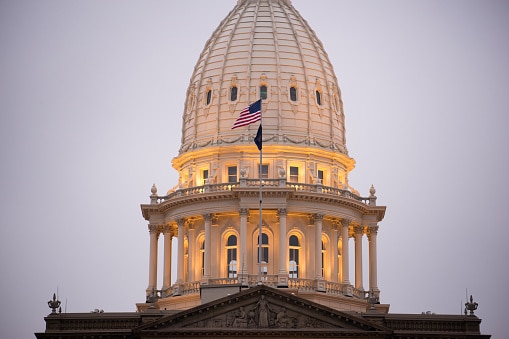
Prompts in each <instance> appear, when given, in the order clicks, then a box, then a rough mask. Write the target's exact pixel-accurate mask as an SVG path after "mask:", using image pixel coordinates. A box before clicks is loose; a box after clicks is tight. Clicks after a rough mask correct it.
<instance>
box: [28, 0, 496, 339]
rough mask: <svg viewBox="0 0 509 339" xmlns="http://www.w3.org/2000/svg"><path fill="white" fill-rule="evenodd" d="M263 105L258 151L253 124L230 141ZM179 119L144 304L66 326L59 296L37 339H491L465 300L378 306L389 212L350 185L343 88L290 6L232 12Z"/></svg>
mask: <svg viewBox="0 0 509 339" xmlns="http://www.w3.org/2000/svg"><path fill="white" fill-rule="evenodd" d="M258 99H262V122H261V124H262V125H263V136H262V144H263V147H262V149H261V151H259V150H258V147H256V146H255V144H254V143H253V139H254V137H255V134H256V131H257V130H258V124H254V125H249V126H246V127H242V128H237V129H232V125H233V124H234V122H235V120H236V118H237V117H238V114H239V112H240V111H241V110H242V109H243V108H245V107H246V106H248V105H249V104H250V103H252V102H254V101H256V100H258ZM182 119H183V120H182V145H181V147H180V150H179V154H178V156H176V157H175V158H174V159H173V162H172V164H173V167H174V168H175V170H176V171H177V172H178V173H179V181H178V183H177V184H176V185H175V186H174V187H173V188H171V189H170V190H168V191H167V192H165V193H163V194H159V193H158V189H157V187H156V186H155V185H154V186H153V187H152V189H151V195H150V202H149V203H147V204H143V205H141V211H142V215H143V217H144V218H145V219H146V220H147V222H148V239H149V242H150V253H149V275H148V287H147V289H146V300H145V302H141V303H139V304H137V310H138V312H135V313H101V312H97V313H73V314H62V313H60V312H57V309H58V308H59V305H60V302H59V301H58V300H56V299H55V297H54V299H53V300H50V301H49V302H48V305H49V306H50V308H52V310H53V312H52V313H51V314H50V315H49V316H47V317H46V318H45V321H46V331H45V332H43V333H36V337H37V338H41V339H42V338H184V337H186V338H187V337H207V338H218V337H241V336H242V337H244V336H248V337H251V338H262V337H264V338H267V337H268V338H271V337H278V338H290V337H300V338H324V337H327V338H489V337H490V336H489V335H481V334H480V331H479V325H480V322H481V320H480V319H478V318H477V317H476V316H475V315H474V314H473V311H474V310H475V308H477V304H476V303H474V302H473V300H471V302H470V303H467V304H466V309H469V310H470V311H471V314H469V315H467V314H466V312H465V315H458V316H453V315H435V314H417V315H411V314H391V313H389V305H388V304H383V303H381V300H382V299H381V294H380V290H379V288H378V280H377V246H378V245H377V234H378V232H379V229H380V227H381V226H380V222H381V221H382V220H383V218H384V216H385V211H386V207H385V206H378V205H377V197H376V195H375V194H376V191H375V188H374V187H371V188H370V189H369V194H366V195H365V196H362V195H360V194H359V192H358V191H356V190H355V189H354V188H353V187H351V186H350V184H349V181H348V174H349V172H350V171H351V170H353V168H354V166H355V160H354V159H353V158H351V157H350V156H349V154H348V151H347V148H346V140H345V125H344V112H343V104H342V99H341V92H340V89H339V85H338V82H337V78H336V76H335V74H334V70H333V67H332V65H331V63H330V61H329V59H328V56H327V53H326V52H325V50H324V48H323V46H322V44H321V42H320V41H319V39H318V38H317V37H316V35H315V33H314V32H313V30H312V29H311V28H310V27H309V25H308V24H307V22H306V21H305V20H304V19H303V18H302V17H301V16H300V14H299V13H298V12H297V10H296V9H295V8H294V7H293V5H292V3H291V1H289V0H239V1H238V2H237V5H236V6H235V7H234V9H233V10H232V11H231V12H230V13H229V14H228V15H227V17H226V18H225V19H224V20H223V21H222V22H221V23H220V25H219V27H218V28H217V29H216V30H215V31H214V33H213V34H212V36H211V38H210V39H209V40H208V41H207V43H206V44H205V48H204V50H203V52H202V53H201V54H200V57H199V60H198V62H197V64H196V67H195V69H194V72H193V75H192V77H191V81H190V85H189V88H188V90H187V97H186V101H185V109H184V113H183V116H182ZM174 238H176V239H177V257H176V258H174V257H173V256H172V252H173V239H174ZM363 239H364V240H366V241H365V243H367V247H368V248H367V249H363ZM161 242H162V244H163V248H162V251H163V257H164V263H163V265H162V266H163V271H162V272H158V270H157V268H158V263H157V258H158V257H159V251H160V248H159V244H160V243H161ZM366 252H367V253H368V255H367V257H365V256H363V253H366ZM351 258H353V260H352V262H353V263H354V267H350V261H351V260H350V259H351ZM175 264H176V267H177V276H176V277H172V276H171V272H172V265H175ZM364 267H367V268H368V269H367V272H368V276H367V277H364V276H363V272H364V269H363V268H364ZM161 276H162V285H161V286H158V285H157V281H158V277H161Z"/></svg>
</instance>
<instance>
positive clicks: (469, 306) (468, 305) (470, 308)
mask: <svg viewBox="0 0 509 339" xmlns="http://www.w3.org/2000/svg"><path fill="white" fill-rule="evenodd" d="M477 306H478V304H477V303H476V302H474V298H472V295H470V302H466V303H465V315H467V310H468V311H470V314H469V315H474V311H475V310H477Z"/></svg>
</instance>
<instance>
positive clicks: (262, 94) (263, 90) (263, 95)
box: [260, 85, 267, 99]
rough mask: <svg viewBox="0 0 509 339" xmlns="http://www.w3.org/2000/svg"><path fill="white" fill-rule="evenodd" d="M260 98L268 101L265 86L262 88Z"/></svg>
mask: <svg viewBox="0 0 509 339" xmlns="http://www.w3.org/2000/svg"><path fill="white" fill-rule="evenodd" d="M260 98H261V99H267V86H265V85H261V86H260Z"/></svg>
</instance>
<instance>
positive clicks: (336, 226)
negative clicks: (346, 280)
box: [331, 221, 340, 282]
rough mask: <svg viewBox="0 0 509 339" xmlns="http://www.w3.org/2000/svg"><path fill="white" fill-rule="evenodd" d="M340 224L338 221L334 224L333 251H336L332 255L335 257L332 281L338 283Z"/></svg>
mask: <svg viewBox="0 0 509 339" xmlns="http://www.w3.org/2000/svg"><path fill="white" fill-rule="evenodd" d="M339 227H340V226H339V223H338V222H337V221H334V223H333V224H332V242H333V244H332V246H331V247H332V250H333V251H334V252H333V253H332V254H333V255H334V257H333V259H332V260H333V267H332V275H333V277H332V281H334V282H338V273H339V260H338V241H339V235H338V231H339Z"/></svg>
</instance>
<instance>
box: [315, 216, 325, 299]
mask: <svg viewBox="0 0 509 339" xmlns="http://www.w3.org/2000/svg"><path fill="white" fill-rule="evenodd" d="M323 217H324V215H323V214H315V215H314V219H315V266H316V269H315V280H316V290H317V291H318V292H325V291H326V287H327V286H326V281H325V279H324V277H323V272H322V266H323V261H322V221H323Z"/></svg>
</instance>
